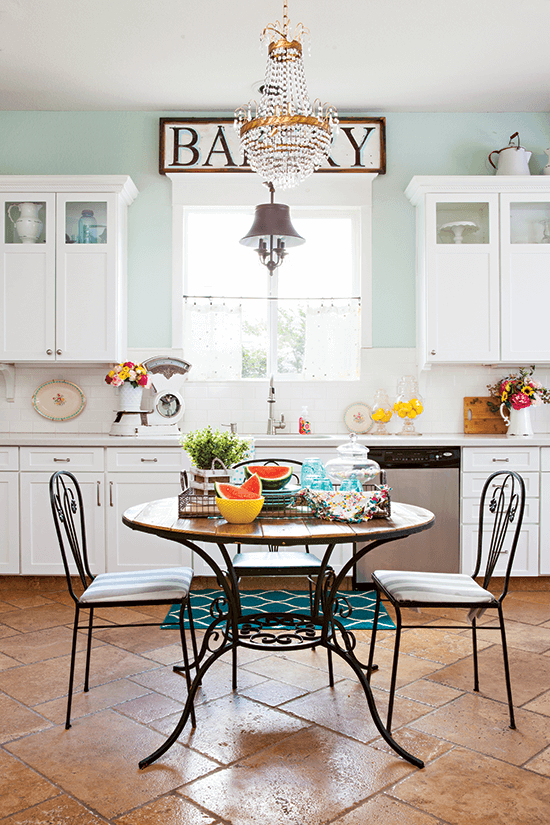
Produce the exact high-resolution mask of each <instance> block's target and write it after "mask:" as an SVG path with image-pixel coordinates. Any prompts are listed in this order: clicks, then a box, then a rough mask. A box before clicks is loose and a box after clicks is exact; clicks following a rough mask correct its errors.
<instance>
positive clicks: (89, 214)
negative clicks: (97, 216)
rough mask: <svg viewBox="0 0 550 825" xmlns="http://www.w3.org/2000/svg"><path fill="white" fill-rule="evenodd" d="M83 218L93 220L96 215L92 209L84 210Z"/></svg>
mask: <svg viewBox="0 0 550 825" xmlns="http://www.w3.org/2000/svg"><path fill="white" fill-rule="evenodd" d="M82 217H83V218H93V217H94V213H93V210H92V209H83V210H82Z"/></svg>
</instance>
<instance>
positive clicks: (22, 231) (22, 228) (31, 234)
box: [8, 203, 44, 243]
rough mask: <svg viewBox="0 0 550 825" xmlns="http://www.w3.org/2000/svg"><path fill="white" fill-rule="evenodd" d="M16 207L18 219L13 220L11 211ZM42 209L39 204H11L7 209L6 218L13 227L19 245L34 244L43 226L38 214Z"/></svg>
mask: <svg viewBox="0 0 550 825" xmlns="http://www.w3.org/2000/svg"><path fill="white" fill-rule="evenodd" d="M14 207H17V209H19V217H18V218H17V219H15V220H14V218H13V217H12V214H11V210H12V209H13V208H14ZM41 209H42V204H41V203H11V204H10V206H9V208H8V217H9V219H10V221H11V222H12V223H13V225H14V227H15V231H16V232H17V235H18V237H19V238H20V240H21V243H36V241H37V240H38V238H39V237H40V233H41V232H42V227H43V226H44V224H43V223H42V221H41V220H40V217H39V215H38V213H39V212H40V210H41Z"/></svg>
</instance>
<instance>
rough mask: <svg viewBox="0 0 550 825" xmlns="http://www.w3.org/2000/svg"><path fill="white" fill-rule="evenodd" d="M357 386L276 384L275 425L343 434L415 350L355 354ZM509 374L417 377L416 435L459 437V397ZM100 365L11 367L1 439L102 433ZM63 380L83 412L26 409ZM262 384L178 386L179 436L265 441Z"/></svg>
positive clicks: (405, 370) (104, 391) (542, 427)
mask: <svg viewBox="0 0 550 825" xmlns="http://www.w3.org/2000/svg"><path fill="white" fill-rule="evenodd" d="M361 365H362V376H363V377H362V380H361V381H359V382H350V381H335V382H325V383H316V382H311V381H307V382H299V381H287V382H285V381H276V382H275V391H276V404H275V408H274V415H275V418H279V417H280V415H281V413H284V415H285V418H286V421H287V430H286V431H287V432H292V433H296V432H298V417H299V415H300V412H301V409H302V407H303V406H307V407H308V412H309V416H310V419H311V422H312V427H313V431H314V432H318V433H322V432H333V433H342V434H344V433H347V427H346V425H345V424H344V421H343V417H344V412H345V410H346V408H347V407H348V406H349V405H350V404H353V403H356V402H364V403H367V404H372V401H373V397H374V393H375V392H376V390H378V389H385V390H386V392H387V393H388V395H389V397H390V400H391V401H393V400H394V398H395V396H396V392H397V382H398V381H399V379H400V378H401V377H402V376H403V375H417V369H416V352H415V350H414V349H402V348H396V349H391V348H384V349H363V350H362V351H361ZM512 369H513V368H506V367H499V368H491V367H480V366H467V365H464V366H463V365H459V366H434V367H433V368H432V369H431V370H428V371H425V372H423V373H421V374H420V375H419V376H418V378H419V389H420V394H421V395H422V397H423V398H424V406H425V412H424V414H423V415H422V417H421V418H419V419H418V422H417V429H419V430H421V431H422V432H424V433H434V432H441V433H450V434H452V433H460V432H462V430H463V398H464V397H465V396H471V395H487V384H493V383H495V382H496V381H497V380H498V379H499V378H500V377H502V376H503V375H506V374H507V373H508V372H511V371H512ZM105 373H106V369H105V367H103V366H97V367H96V366H89V367H82V366H72V365H67V366H65V365H63V367H59V366H57V365H56V366H55V367H53V366H52V367H49V366H40V365H36V366H31V365H25V366H17V367H16V398H15V401H14V402H13V403H11V402H7V401H6V398H5V392H4V388H3V383H2V380H1V379H0V432H33V431H34V432H64V433H67V432H75V433H76V432H87V433H88V432H102V433H108V432H109V430H110V428H111V424H112V422H113V419H114V416H115V412H116V411H117V409H118V394H117V392H116V390H113V388H112V387H109V386H108V385H107V384H105V380H104V379H105ZM536 377H537V378H538V379H539V380H540V381H542V383H543V384H544V385H545V386H548V385H549V383H550V369H549V368H541V369H538V368H537V372H536ZM59 379H65V380H67V381H72V382H74V383H75V384H77V385H78V386H79V387H81V388H82V391H83V392H84V394H85V396H86V401H87V403H86V407H85V409H84V411H83V412H82V413H81V415H79V416H78V417H77V418H75V419H71V420H69V421H65V422H58V423H56V422H52V421H49V420H48V419H45V418H42V417H41V416H39V415H38V413H36V411H35V410H34V409H33V407H32V397H33V394H34V392H35V391H36V389H37V388H38V387H39V386H40V385H41V384H43V383H45V382H46V381H52V380H59ZM268 384H269V382H268V380H265V381H249V382H229V381H227V382H223V381H218V382H213V383H210V384H203V383H195V382H193V381H187V382H184V384H183V386H182V394H183V397H184V400H185V404H186V411H185V416H184V419H183V427H182V428H183V430H184V431H189V430H192V429H196V428H198V427H203V426H204V425H205V424H207V423H209V424H211V425H212V426H215V427H219V428H220V429H224V428H223V427H222V425H223V424H229V423H230V422H236V423H237V425H238V431H239V432H241V433H244V432H250V433H252V434H256V435H261V434H264V433H265V431H266V427H267V417H268V404H267V397H268ZM401 426H402V423H401V421H400V420H398V419H395V418H394V419H392V421H391V422H390V423H389V425H388V430H389V431H390V432H398V431H399V430H400V429H401ZM533 426H534V429H535V432H538V433H545V432H550V405H548V406H546V405H545V406H543V407H539V408H535V409H533Z"/></svg>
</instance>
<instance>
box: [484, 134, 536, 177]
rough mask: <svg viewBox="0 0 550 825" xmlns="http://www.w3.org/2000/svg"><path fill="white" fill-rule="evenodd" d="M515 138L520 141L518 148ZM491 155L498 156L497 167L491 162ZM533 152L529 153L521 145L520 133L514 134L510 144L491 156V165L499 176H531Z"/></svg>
mask: <svg viewBox="0 0 550 825" xmlns="http://www.w3.org/2000/svg"><path fill="white" fill-rule="evenodd" d="M514 138H517V139H518V144H517V146H516V144H515V143H513V140H514ZM491 155H498V160H497V166H495V164H494V163H493V161H492V160H491ZM531 155H532V152H528V151H527V149H524V148H523V146H520V145H519V132H514V134H513V135H511V137H510V143H509V144H508V146H505V147H504V149H498V150H495V151H494V152H491V154H490V155H489V163H490V164H491V166H492V167H493V169H496V170H497V175H530V174H531V172H530V171H529V158H530V157H531Z"/></svg>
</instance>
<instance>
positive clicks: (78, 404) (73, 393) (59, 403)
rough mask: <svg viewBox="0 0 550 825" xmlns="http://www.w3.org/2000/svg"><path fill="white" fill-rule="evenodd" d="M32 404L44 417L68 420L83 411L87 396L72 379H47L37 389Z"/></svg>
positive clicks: (54, 419)
mask: <svg viewBox="0 0 550 825" xmlns="http://www.w3.org/2000/svg"><path fill="white" fill-rule="evenodd" d="M32 405H33V407H34V409H35V410H36V412H37V413H39V415H43V416H44V418H49V419H50V420H51V421H68V420H69V418H75V417H76V416H77V415H79V414H80V413H81V412H82V410H83V409H84V407H85V406H86V397H85V395H84V393H83V392H82V390H81V389H80V387H77V385H76V384H72V383H71V382H70V381H46V383H45V384H41V385H40V386H39V387H38V389H37V390H36V391H35V393H34V395H33V397H32Z"/></svg>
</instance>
